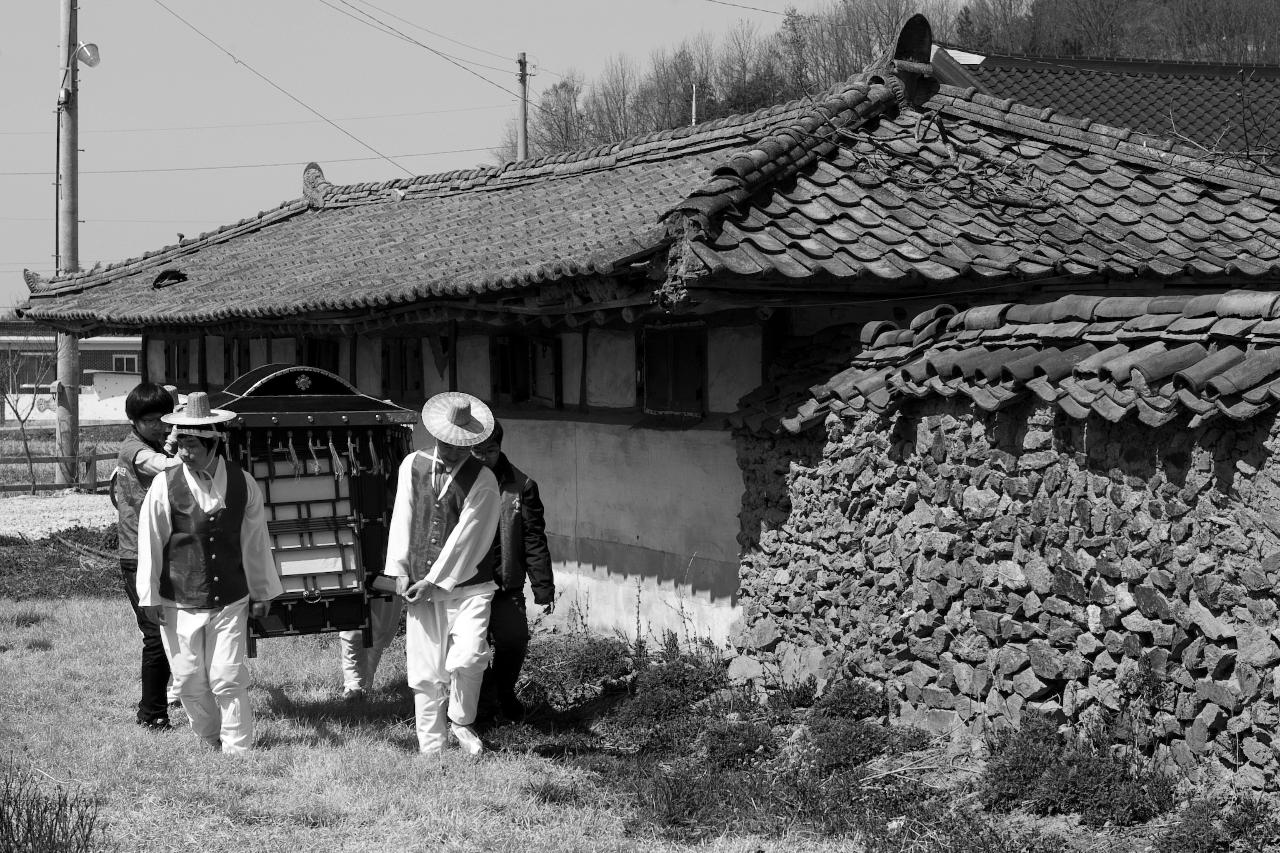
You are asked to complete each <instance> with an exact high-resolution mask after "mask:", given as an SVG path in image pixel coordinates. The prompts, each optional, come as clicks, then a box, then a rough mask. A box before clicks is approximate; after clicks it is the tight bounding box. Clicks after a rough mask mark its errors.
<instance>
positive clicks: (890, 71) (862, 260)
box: [26, 16, 1280, 775]
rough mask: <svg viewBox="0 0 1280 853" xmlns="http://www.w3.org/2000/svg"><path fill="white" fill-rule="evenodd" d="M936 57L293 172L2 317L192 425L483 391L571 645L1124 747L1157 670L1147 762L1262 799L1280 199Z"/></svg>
mask: <svg viewBox="0 0 1280 853" xmlns="http://www.w3.org/2000/svg"><path fill="white" fill-rule="evenodd" d="M930 43H931V36H930V33H929V28H928V24H927V22H925V21H924V19H923V18H920V17H918V16H917V17H916V18H913V19H912V20H911V21H910V22H909V23H908V25H907V27H906V28H905V29H904V31H903V34H902V37H901V38H900V40H899V43H898V45H897V49H896V51H895V52H893V53H891V54H890V55H889V57H888V58H886V60H885V61H884V62H883V63H882V64H880V65H879V66H877V67H875V68H873V69H871V70H870V71H869V72H867V73H865V74H862V75H859V76H858V77H856V78H854V79H852V80H851V81H849V82H848V83H846V84H843V85H841V86H839V87H836V88H835V89H833V90H832V91H830V92H829V93H827V94H826V95H825V96H823V97H821V98H818V99H815V100H806V101H803V102H796V103H791V104H787V105H783V106H779V107H775V108H771V109H766V110H762V111H760V112H757V113H754V114H751V115H747V116H740V117H736V118H731V119H724V120H718V121H715V122H710V123H706V124H702V125H698V126H695V127H689V128H681V129H679V130H674V131H667V132H662V133H657V134H652V135H648V136H644V137H640V138H637V139H631V140H627V141H625V142H621V143H617V144H615V145H611V146H607V147H604V148H598V149H593V150H591V151H584V152H580V153H577V154H573V155H565V156H556V157H549V158H543V159H535V160H530V161H526V162H520V163H510V164H506V165H504V166H500V167H494V168H481V169H475V170H470V171H463V172H452V173H448V174H443V175H433V176H427V177H421V178H415V179H411V180H396V181H388V182H385V183H378V184H360V185H354V186H337V185H333V184H330V183H328V182H326V180H325V179H324V177H323V175H322V173H321V171H320V169H319V168H317V167H315V166H308V167H307V169H306V170H305V173H304V192H303V197H302V198H300V199H298V200H296V201H292V202H289V203H286V204H284V205H282V206H281V207H280V208H278V209H276V210H273V211H269V212H265V213H261V214H259V215H258V216H256V217H252V218H249V219H246V220H244V221H242V222H239V223H236V224H235V225H232V226H229V227H226V228H223V229H221V230H218V231H215V232H212V233H210V234H205V235H202V236H200V237H198V238H195V239H190V240H184V241H183V242H181V243H179V244H178V245H174V246H168V247H165V248H162V249H159V250H157V251H155V252H152V253H150V254H148V255H147V256H144V257H142V258H138V259H134V260H129V261H124V262H121V263H118V264H114V265H111V266H108V267H105V268H103V269H99V270H96V271H93V272H90V273H84V274H79V275H74V276H69V277H65V278H60V279H56V280H52V281H41V280H35V279H32V280H31V281H30V284H31V299H30V302H29V304H28V306H27V308H26V313H27V315H28V316H30V317H32V318H33V319H36V320H38V321H40V322H43V323H47V324H50V325H53V326H55V327H57V328H59V329H63V330H66V331H69V332H73V333H76V334H79V335H85V336H88V335H99V334H107V333H119V332H141V333H142V334H144V335H145V336H146V354H147V359H146V361H147V365H146V366H147V370H148V372H149V375H150V377H151V378H153V379H163V380H165V381H171V382H172V381H176V382H178V383H179V384H182V385H186V386H188V387H195V386H208V387H210V388H216V387H219V386H221V385H223V384H224V383H226V382H228V381H229V380H230V379H231V378H232V377H233V376H235V375H236V374H238V373H240V372H242V371H244V370H246V369H249V368H251V367H255V366H258V365H260V364H263V363H266V362H269V361H293V360H298V361H303V362H307V363H310V364H315V365H319V366H321V367H326V368H328V369H331V370H333V371H334V372H337V373H339V374H340V375H342V376H344V377H346V378H349V379H351V380H353V381H354V382H355V384H356V385H357V386H358V387H359V388H360V390H361V391H363V392H365V393H368V394H372V395H375V396H379V397H390V398H392V399H394V400H395V401H397V402H400V403H404V404H406V405H413V404H416V403H418V402H419V401H421V400H422V399H423V398H424V397H426V396H427V395H429V394H431V393H433V392H435V391H438V390H441V389H446V388H462V389H469V390H472V391H477V392H479V393H480V394H481V395H483V396H486V397H487V398H488V399H489V400H491V401H492V402H493V403H494V405H495V406H496V408H497V410H498V412H499V415H500V417H501V418H502V419H503V420H504V421H505V423H506V424H507V434H508V436H509V437H508V445H509V449H510V451H511V455H512V456H513V458H515V459H516V460H517V461H518V462H519V464H520V465H521V466H522V467H525V468H526V469H527V470H528V471H529V472H530V473H531V474H532V475H533V476H535V477H536V478H537V479H538V480H539V482H540V483H541V485H542V489H543V494H544V495H545V496H546V499H547V508H548V512H547V518H548V526H549V530H550V532H551V534H552V537H551V538H552V554H553V557H554V559H555V562H556V567H557V570H558V573H559V577H560V578H561V579H562V586H564V587H566V588H567V591H566V594H567V595H568V596H569V597H570V598H572V597H574V596H575V595H576V596H578V597H579V600H580V601H581V602H584V606H585V608H586V610H587V613H588V617H589V619H590V620H591V621H592V622H593V623H595V624H608V623H611V624H612V625H614V626H621V627H629V626H631V625H634V624H635V622H636V620H637V618H638V617H639V618H642V619H643V620H644V621H645V622H646V623H647V625H648V626H649V627H650V628H654V629H659V628H663V627H679V626H680V624H681V622H682V621H683V622H684V624H686V625H691V626H692V628H693V629H694V630H695V631H696V632H698V633H701V634H710V635H711V636H713V637H715V638H724V637H726V636H728V635H729V633H730V622H731V620H732V619H733V618H735V617H737V616H741V621H742V626H741V630H739V631H735V632H734V636H735V638H736V642H737V644H738V647H739V648H740V649H742V651H743V654H742V655H741V656H740V657H738V658H737V659H736V660H735V662H734V667H735V668H736V671H737V673H738V674H755V675H758V676H760V677H768V678H773V677H776V675H771V674H770V673H774V672H775V670H774V669H773V668H774V667H776V666H781V667H783V669H784V671H785V672H786V673H787V674H788V677H790V676H795V675H803V674H804V673H806V672H812V673H814V674H816V675H819V676H824V677H825V676H826V675H829V674H830V673H831V672H833V671H835V670H838V669H842V668H843V669H846V670H847V669H852V670H854V671H857V672H860V673H862V674H865V675H871V676H874V677H877V678H881V679H883V680H884V681H885V682H886V683H887V684H888V685H889V686H891V687H892V688H893V690H894V691H895V695H897V696H898V697H899V698H900V699H901V700H902V703H903V711H904V713H908V712H909V713H912V714H915V715H916V716H917V717H918V718H920V719H925V720H926V721H929V722H931V723H933V724H935V725H938V726H945V725H951V724H953V723H954V722H956V721H960V722H962V723H964V724H965V725H967V726H981V725H984V724H987V723H992V724H995V723H999V722H1001V721H1007V720H1012V721H1016V720H1017V719H1018V717H1019V715H1020V713H1021V711H1022V709H1023V708H1024V707H1027V706H1032V707H1040V708H1043V709H1044V710H1046V711H1047V712H1051V713H1058V714H1062V715H1066V716H1069V717H1076V716H1078V715H1080V714H1081V713H1083V712H1084V711H1086V710H1088V709H1089V708H1090V707H1095V708H1097V707H1106V708H1112V707H1119V703H1120V697H1121V695H1122V694H1121V693H1119V692H1117V691H1118V689H1119V688H1117V687H1116V684H1117V683H1118V681H1123V679H1117V673H1118V672H1119V673H1120V674H1121V675H1125V674H1126V673H1132V671H1133V669H1134V667H1137V666H1138V665H1139V663H1143V662H1145V663H1143V665H1146V666H1150V667H1156V668H1159V669H1160V672H1161V673H1162V674H1164V673H1167V672H1172V671H1173V670H1169V669H1168V664H1169V662H1170V661H1171V660H1172V661H1175V662H1177V663H1178V666H1179V668H1178V669H1177V674H1176V678H1177V681H1176V684H1175V688H1174V690H1173V693H1172V694H1171V695H1172V696H1173V697H1174V698H1172V699H1170V700H1169V702H1170V704H1169V707H1168V708H1165V707H1164V705H1163V704H1162V705H1160V706H1159V707H1157V708H1154V709H1153V711H1152V713H1153V714H1157V715H1162V716H1158V720H1159V725H1160V726H1161V727H1162V728H1161V729H1160V731H1162V732H1168V733H1175V732H1176V733H1177V739H1178V740H1179V742H1181V743H1183V744H1190V746H1187V747H1185V748H1184V749H1183V751H1184V752H1185V751H1187V750H1190V753H1188V754H1193V753H1197V752H1205V751H1206V750H1209V751H1212V750H1213V749H1215V748H1216V747H1214V745H1213V744H1214V737H1215V736H1216V735H1217V734H1218V733H1220V732H1222V731H1224V730H1225V729H1226V726H1228V725H1233V726H1235V729H1233V730H1238V731H1244V732H1246V733H1247V736H1248V737H1251V738H1253V741H1251V743H1252V744H1253V746H1256V747H1257V748H1256V749H1255V750H1254V751H1255V752H1256V753H1257V760H1258V762H1260V764H1253V763H1252V762H1253V759H1252V758H1250V759H1248V760H1247V762H1246V763H1249V766H1254V767H1255V768H1258V767H1263V765H1266V764H1267V761H1268V760H1269V761H1270V765H1269V766H1268V767H1263V769H1260V770H1259V771H1258V772H1260V773H1263V774H1264V775H1265V774H1269V773H1270V772H1271V769H1274V759H1267V758H1266V756H1265V755H1264V753H1265V752H1266V749H1264V746H1265V742H1269V740H1266V741H1265V742H1264V739H1265V738H1268V737H1269V735H1268V734H1267V733H1268V732H1271V734H1275V731H1274V729H1275V725H1274V720H1275V718H1276V708H1275V702H1274V700H1273V698H1272V693H1271V691H1272V688H1271V687H1270V686H1269V685H1270V681H1269V680H1264V679H1262V678H1261V675H1260V674H1261V673H1264V672H1267V671H1268V670H1266V669H1265V667H1268V666H1271V665H1273V664H1274V663H1276V662H1277V661H1278V660H1280V646H1277V645H1276V644H1275V642H1274V641H1273V640H1272V639H1271V635H1270V633H1269V631H1270V630H1271V626H1272V624H1273V623H1274V621H1275V617H1276V604H1275V602H1274V601H1273V600H1271V593H1270V590H1273V589H1275V588H1276V583H1275V582H1273V580H1272V578H1271V574H1269V573H1270V572H1273V571H1275V566H1274V565H1273V564H1274V562H1275V558H1274V557H1273V556H1272V555H1271V554H1272V551H1275V550H1280V546H1278V545H1277V541H1280V540H1277V538H1276V530H1274V529H1273V528H1272V527H1271V526H1269V525H1268V524H1267V523H1264V522H1257V523H1255V522H1254V521H1249V522H1248V524H1247V525H1246V526H1244V527H1242V526H1241V522H1240V520H1241V519H1249V518H1250V517H1249V516H1248V515H1247V512H1253V511H1254V510H1252V509H1250V508H1249V507H1247V506H1245V505H1244V504H1242V502H1241V495H1250V496H1256V497H1257V499H1258V500H1259V501H1263V503H1264V504H1265V505H1267V506H1270V505H1271V504H1270V503H1267V502H1268V501H1271V500H1272V499H1273V498H1275V499H1276V505H1277V506H1280V496H1276V495H1273V494H1272V492H1274V491H1275V489H1274V487H1273V486H1272V485H1270V483H1271V481H1270V480H1265V478H1264V477H1262V476H1261V475H1260V474H1259V472H1260V471H1264V470H1266V471H1269V470H1270V468H1268V467H1267V465H1268V464H1269V463H1268V461H1267V460H1268V459H1269V448H1270V447H1272V446H1274V441H1275V440H1277V439H1270V438H1267V435H1269V433H1268V430H1269V429H1270V424H1271V422H1272V421H1271V420H1270V419H1271V418H1272V415H1271V414H1270V413H1271V412H1272V411H1273V408H1272V407H1273V400H1274V399H1275V398H1276V397H1277V396H1280V390H1277V389H1280V384H1277V380H1280V363H1278V362H1276V360H1275V359H1274V358H1273V356H1272V355H1271V352H1272V351H1271V350H1269V347H1271V346H1272V345H1273V341H1275V340H1277V338H1276V335H1277V332H1276V329H1275V328H1274V327H1275V325H1276V324H1277V323H1280V303H1277V302H1276V301H1275V300H1274V299H1272V298H1271V296H1270V292H1271V291H1274V290H1276V288H1277V285H1280V178H1277V177H1275V176H1273V175H1271V174H1270V173H1268V172H1266V171H1264V170H1262V169H1260V168H1256V167H1253V166H1251V165H1250V164H1248V163H1239V164H1236V165H1230V164H1224V163H1221V162H1217V161H1212V160H1206V159H1205V158H1204V157H1202V156H1201V152H1199V151H1198V150H1195V149H1191V148H1182V147H1179V146H1178V145H1176V144H1175V143H1173V142H1171V141H1169V140H1167V139H1160V138H1155V137H1151V136H1146V135H1143V134H1141V133H1138V132H1135V131H1133V130H1130V129H1121V128H1116V127H1111V126H1107V125H1103V124H1099V123H1096V122H1093V121H1090V120H1088V119H1081V118H1074V117H1071V116H1068V115H1061V114H1059V113H1056V112H1055V111H1054V110H1053V109H1052V108H1048V107H1028V106H1024V105H1021V104H1018V103H1016V102H1014V101H1011V100H1006V99H996V98H993V97H990V96H987V95H984V94H982V93H980V92H979V91H977V89H976V88H974V87H972V86H970V87H968V88H959V87H954V86H950V85H947V83H948V79H955V78H947V77H946V74H945V67H944V66H943V65H941V64H940V65H939V66H937V67H936V68H935V67H934V66H932V65H931V64H930V62H929V58H930ZM939 78H941V79H939ZM962 79H963V78H962ZM1240 288H1248V289H1249V290H1250V291H1253V292H1254V293H1253V294H1252V295H1249V294H1245V295H1227V296H1224V295H1223V294H1227V293H1228V292H1229V291H1233V290H1236V289H1240ZM1259 294H1261V295H1259ZM1086 345H1087V346H1086ZM1082 347H1083V348H1082ZM1187 347H1191V348H1190V349H1187ZM1224 353H1228V354H1227V355H1224ZM1264 355H1265V357H1263V356H1264ZM1188 371H1190V373H1188ZM1206 389H1207V390H1206ZM1184 392H1185V393H1184ZM740 401H741V402H740ZM1037 401H1038V402H1037ZM1215 412H1216V413H1217V414H1218V416H1219V418H1218V420H1217V421H1214V422H1209V420H1210V418H1211V416H1213V415H1214V413H1215ZM1059 413H1062V417H1061V418H1060V417H1059ZM1192 418H1199V420H1196V421H1194V425H1191V424H1192V421H1191V419H1192ZM1235 418H1240V419H1241V420H1239V421H1238V423H1241V424H1244V425H1246V426H1247V427H1248V429H1249V430H1250V432H1249V434H1248V435H1247V436H1246V435H1244V434H1243V433H1240V432H1239V431H1238V430H1236V428H1234V427H1230V428H1229V425H1230V424H1236V423H1237V421H1236V420H1234V419H1235ZM1156 424H1162V425H1163V426H1160V427H1156V426H1155V425H1156ZM1219 425H1221V426H1219ZM1152 430H1160V431H1157V432H1152ZM793 433H794V435H793ZM1097 436H1102V437H1104V438H1105V439H1106V440H1105V441H1103V442H1101V443H1095V442H1094V441H1093V438H1094V437H1097ZM1167 450H1170V451H1171V452H1173V453H1174V454H1176V459H1175V460H1174V464H1173V467H1172V468H1170V467H1169V466H1168V465H1167V464H1166V463H1167V462H1168V461H1169V460H1167V459H1165V458H1164V457H1158V458H1157V455H1158V454H1162V453H1165V452H1166V451H1167ZM1113 469H1114V470H1113ZM1179 477H1181V478H1182V480H1181V481H1180V482H1179V481H1178V478H1179ZM1237 477H1243V478H1245V480H1247V482H1245V481H1244V480H1242V481H1238V482H1237V480H1236V479H1235V478H1237ZM1264 480H1265V482H1264ZM1278 481H1280V480H1278ZM1188 484H1191V486H1188ZM1263 486H1266V489H1270V490H1271V491H1266V489H1264V488H1263ZM1184 489H1186V491H1185V493H1184V491H1183V490H1184ZM1233 489H1234V491H1233ZM1152 496H1154V497H1152ZM1157 498H1158V500H1159V502H1160V506H1159V507H1156V506H1155V502H1156V499H1157ZM1104 500H1105V501H1107V502H1108V503H1106V504H1105V506H1106V507H1111V508H1112V510H1113V511H1112V510H1106V511H1104V503H1103V501H1104ZM1086 519H1087V521H1086ZM1204 542H1211V543H1214V542H1216V543H1219V544H1218V545H1215V546H1214V548H1215V549H1216V550H1206V549H1197V548H1195V547H1194V546H1195V545H1197V544H1202V543H1204ZM1213 555H1222V558H1223V559H1224V560H1228V558H1229V561H1228V563H1227V564H1226V565H1228V566H1229V572H1228V574H1230V580H1223V579H1220V578H1217V577H1215V576H1214V575H1213V572H1212V569H1213V566H1212V565H1209V562H1211V560H1212V559H1213ZM1207 561H1208V562H1207ZM1242 577H1247V580H1241V578H1242ZM1246 620H1251V621H1247V622H1246ZM1237 637H1239V638H1240V643H1242V644H1243V645H1240V646H1239V647H1238V648H1237V647H1236V645H1235V644H1236V642H1237ZM1246 637H1247V638H1248V639H1247V642H1246V640H1245V638H1246ZM1246 650H1247V651H1246ZM1237 655H1238V657H1236V656H1237ZM1246 658H1247V660H1246ZM1237 660H1239V661H1241V662H1242V664H1243V665H1242V666H1240V667H1236V665H1235V663H1236V661H1237ZM1231 679H1235V680H1234V681H1232V682H1231V684H1232V685H1234V686H1231V685H1228V684H1227V683H1226V682H1227V681H1228V680H1231ZM1125 683H1128V682H1125ZM1161 702H1164V700H1163V699H1162V700H1161ZM1248 709H1252V711H1249V710H1248ZM1253 711H1256V712H1257V716H1256V719H1257V720H1258V721H1260V722H1257V723H1256V726H1255V724H1254V723H1249V724H1248V725H1245V724H1243V723H1242V722H1241V721H1242V720H1243V719H1244V717H1242V714H1246V712H1248V713H1252V712H1253ZM1268 713H1270V717H1269V718H1268V717H1267V714H1268ZM1251 719H1252V718H1251ZM1267 719H1270V720H1271V722H1270V723H1267V722H1266V720H1267ZM1268 726H1269V727H1270V728H1268ZM1170 736H1171V737H1172V734H1171V735H1170ZM1250 748H1253V747H1250Z"/></svg>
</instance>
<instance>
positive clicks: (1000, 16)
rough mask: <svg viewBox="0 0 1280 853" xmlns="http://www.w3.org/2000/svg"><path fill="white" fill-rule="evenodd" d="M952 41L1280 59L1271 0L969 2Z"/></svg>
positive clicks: (1037, 49)
mask: <svg viewBox="0 0 1280 853" xmlns="http://www.w3.org/2000/svg"><path fill="white" fill-rule="evenodd" d="M955 43H956V44H957V45H958V46H960V47H962V48H964V49H966V50H972V51H976V52H978V53H984V52H990V53H1029V54H1035V55H1041V56H1105V57H1140V58H1144V59H1174V60H1193V61H1202V62H1221V63H1233V62H1242V63H1276V62H1280V3H1278V2H1276V0H967V2H966V3H965V4H964V7H963V9H961V11H960V14H959V16H958V17H957V19H956V22H955Z"/></svg>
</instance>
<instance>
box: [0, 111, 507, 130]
mask: <svg viewBox="0 0 1280 853" xmlns="http://www.w3.org/2000/svg"><path fill="white" fill-rule="evenodd" d="M508 107H510V104H490V105H488V106H482V107H451V108H449V109H444V110H422V111H419V112H414V113H385V114H383V115H373V116H347V117H346V118H339V119H336V121H374V120H377V119H384V118H412V117H414V116H429V115H440V114H441V113H467V112H476V111H478V110H505V109H507V108H508ZM299 124H324V122H322V121H320V120H318V119H299V120H298V121H250V122H239V123H232V124H190V125H182V126H175V127H114V128H103V129H99V130H83V129H82V130H81V131H80V133H81V134H85V133H167V132H170V131H182V130H221V129H222V128H240V127H284V126H286V125H299ZM54 133H55V131H52V130H0V136H52V135H53V134H54Z"/></svg>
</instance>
